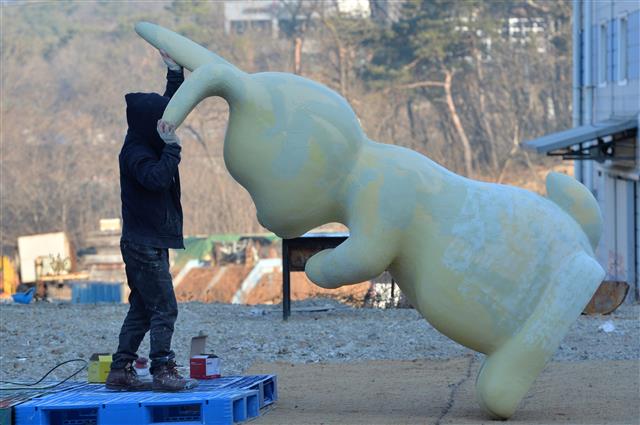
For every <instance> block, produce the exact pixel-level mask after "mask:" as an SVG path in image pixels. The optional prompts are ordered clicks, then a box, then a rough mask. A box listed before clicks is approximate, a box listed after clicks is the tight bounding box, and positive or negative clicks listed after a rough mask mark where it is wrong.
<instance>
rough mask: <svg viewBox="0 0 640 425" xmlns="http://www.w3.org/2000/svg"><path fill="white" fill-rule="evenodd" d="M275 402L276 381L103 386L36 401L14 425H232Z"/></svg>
mask: <svg viewBox="0 0 640 425" xmlns="http://www.w3.org/2000/svg"><path fill="white" fill-rule="evenodd" d="M214 383H215V384H214ZM276 400H277V389H276V377H275V376H273V375H258V376H235V377H228V378H223V379H219V380H215V381H208V382H205V383H201V384H200V386H199V387H198V388H197V389H195V390H193V391H189V392H180V393H153V392H149V391H145V392H133V393H120V392H118V393H114V392H112V391H108V390H106V389H105V387H104V386H103V385H86V386H83V387H80V388H77V389H73V390H69V391H66V392H64V393H58V394H50V395H44V396H40V397H36V398H34V399H32V400H30V401H28V402H25V403H23V404H20V405H18V406H16V407H15V408H14V411H15V418H16V425H57V424H68V423H69V424H71V423H73V424H75V423H79V424H84V423H90V424H95V425H121V424H139V425H145V424H152V423H154V424H156V423H168V422H172V423H189V424H195V423H197V424H221V425H222V424H229V425H230V424H234V423H237V422H242V421H245V420H248V419H251V418H255V417H257V416H259V415H260V409H261V408H264V407H266V406H268V405H270V404H272V403H274V402H275V401H276Z"/></svg>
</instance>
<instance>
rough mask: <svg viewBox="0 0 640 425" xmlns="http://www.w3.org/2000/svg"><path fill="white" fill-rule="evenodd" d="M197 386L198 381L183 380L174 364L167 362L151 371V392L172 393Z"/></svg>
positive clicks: (171, 361)
mask: <svg viewBox="0 0 640 425" xmlns="http://www.w3.org/2000/svg"><path fill="white" fill-rule="evenodd" d="M197 386H198V381H197V380H195V379H190V378H183V377H182V375H180V373H178V369H177V368H176V362H174V361H173V360H170V361H169V362H167V363H165V364H163V365H161V366H158V367H157V368H155V369H154V371H153V386H152V388H153V391H162V392H174V391H183V390H191V389H193V388H195V387H197Z"/></svg>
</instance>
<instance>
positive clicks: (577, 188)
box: [136, 22, 605, 418]
mask: <svg viewBox="0 0 640 425" xmlns="http://www.w3.org/2000/svg"><path fill="white" fill-rule="evenodd" d="M136 31H137V32H138V34H139V35H140V36H142V37H143V38H144V39H145V40H147V41H148V42H149V43H151V44H152V45H153V46H155V47H156V48H161V49H164V50H166V51H167V52H168V53H169V55H170V56H171V57H172V58H174V59H175V61H176V62H178V63H179V64H181V65H183V66H184V67H186V68H187V69H189V70H191V71H192V74H191V76H190V77H189V78H187V80H186V81H185V82H184V84H183V85H182V86H181V87H180V89H179V90H178V91H177V92H176V94H175V95H174V96H173V98H172V99H171V101H170V102H169V105H168V106H167V109H166V111H165V113H164V116H163V119H164V120H166V121H168V122H169V123H171V124H174V125H176V126H178V125H180V124H181V123H182V122H183V120H184V119H185V117H186V116H187V115H188V114H189V112H191V111H192V110H193V108H194V107H195V106H196V105H197V104H198V103H199V102H200V101H201V100H203V99H204V98H206V97H209V96H220V97H222V98H223V99H225V100H226V101H227V102H228V104H229V110H230V112H229V124H228V128H227V131H226V136H225V140H224V161H225V164H226V166H227V169H228V170H229V172H230V173H231V175H232V176H233V178H234V179H235V180H237V181H238V183H240V184H241V185H242V186H243V187H244V188H245V189H246V190H247V191H248V192H249V194H250V195H251V198H252V199H253V202H254V203H255V205H256V209H257V215H258V220H259V221H260V223H261V224H262V225H263V226H264V227H266V228H267V229H269V230H271V231H273V232H274V233H276V234H277V235H279V236H281V237H282V238H293V237H297V236H300V235H302V234H303V233H305V232H307V231H309V230H311V229H313V228H314V227H316V226H320V225H322V224H325V223H328V222H340V223H344V224H345V225H347V226H348V227H349V231H350V236H349V238H348V239H347V240H346V241H345V242H344V243H342V244H341V245H340V246H338V247H337V248H335V249H329V250H325V251H322V252H320V253H318V254H316V255H315V256H313V257H312V258H311V259H310V260H309V262H308V263H307V267H306V273H307V275H308V276H309V278H310V279H311V280H312V281H313V282H315V283H316V284H317V285H319V286H321V287H323V288H337V287H339V286H341V285H348V284H352V283H356V282H362V281H366V280H368V279H371V278H373V277H375V276H377V275H379V274H380V273H381V272H383V271H384V270H390V271H391V273H392V274H393V276H394V277H395V279H396V281H397V282H398V285H399V286H400V288H401V289H402V292H403V293H404V294H405V295H406V296H407V298H408V299H409V300H410V302H411V303H412V304H413V306H414V307H415V308H416V309H417V310H418V311H419V312H420V313H421V314H422V315H423V316H424V318H425V319H426V320H427V321H429V323H431V324H432V325H433V326H434V327H435V328H436V329H438V330H439V331H440V332H442V333H443V334H444V335H446V336H448V337H449V338H451V339H453V340H454V341H456V342H458V343H460V344H462V345H464V346H466V347H469V348H471V349H473V350H475V351H479V352H481V353H484V354H486V356H487V357H486V359H485V361H484V364H483V365H482V368H481V370H480V372H479V374H478V377H477V381H476V391H477V395H478V399H479V402H480V404H481V405H482V407H483V408H484V409H486V410H487V411H488V412H489V413H490V414H492V415H493V416H495V417H499V418H509V417H510V416H511V415H512V414H513V413H514V411H515V410H516V408H517V406H518V404H519V402H520V401H521V400H522V398H523V397H524V395H525V394H526V393H527V391H528V389H529V388H530V386H531V384H532V383H533V381H534V380H535V378H536V377H537V376H538V374H539V373H540V372H541V370H542V369H543V367H544V365H545V363H546V362H547V361H548V360H549V358H550V357H551V356H552V355H553V354H554V351H555V350H556V349H557V347H558V345H559V344H560V341H561V340H562V338H563V337H564V335H565V334H566V333H567V331H568V329H569V327H570V326H571V325H572V323H573V322H574V321H575V320H576V318H577V317H578V316H579V315H580V313H581V311H582V309H583V308H584V306H585V305H586V304H587V303H588V301H589V300H590V298H591V296H592V295H593V293H594V292H595V290H596V289H597V288H598V285H599V284H600V282H601V281H602V279H603V277H604V274H605V273H604V271H603V269H602V267H600V265H599V264H598V262H597V261H596V260H595V259H594V249H595V247H596V245H597V244H598V240H599V238H600V234H601V229H602V219H601V215H600V210H599V208H598V205H597V203H596V201H595V199H594V198H593V196H592V195H591V193H590V192H589V191H588V190H587V189H586V188H585V187H584V186H582V185H581V184H580V183H578V182H577V181H576V180H574V179H573V178H571V177H569V176H566V175H563V174H556V173H550V174H549V175H548V177H547V193H548V197H546V198H545V197H542V196H539V195H537V194H534V193H532V192H529V191H527V190H523V189H519V188H516V187H511V186H505V185H499V184H490V183H483V182H479V181H475V180H471V179H468V178H464V177H461V176H459V175H456V174H454V173H452V172H450V171H448V170H447V169H445V168H443V167H441V166H440V165H438V164H436V163H435V162H433V161H431V160H430V159H429V158H427V157H425V156H423V155H420V154H418V153H416V152H414V151H411V150H409V149H405V148H401V147H398V146H394V145H388V144H381V143H377V142H374V141H372V140H370V139H368V138H367V136H366V135H365V134H364V132H363V130H362V128H361V127H360V124H359V121H358V119H357V117H356V115H355V114H354V112H353V110H352V109H351V107H350V106H349V104H348V103H347V101H346V100H345V99H344V98H343V97H341V96H340V95H339V94H337V93H335V92H334V91H332V90H330V89H328V88H327V87H325V86H323V85H321V84H318V83H316V82H314V81H311V80H308V79H306V78H302V77H300V76H296V75H293V74H288V73H280V72H260V73H255V74H248V73H246V72H243V71H242V70H240V69H238V68H237V67H235V66H234V65H232V64H230V63H229V62H227V61H225V60H224V59H222V58H221V57H219V56H217V55H216V54H215V53H213V52H211V51H209V50H207V49H206V48H204V47H202V46H200V45H198V44H196V43H194V42H193V41H191V40H189V39H187V38H185V37H183V36H180V35H178V34H176V33H174V32H172V31H169V30H167V29H165V28H162V27H160V26H157V25H154V24H150V23H145V22H141V23H138V24H137V25H136Z"/></svg>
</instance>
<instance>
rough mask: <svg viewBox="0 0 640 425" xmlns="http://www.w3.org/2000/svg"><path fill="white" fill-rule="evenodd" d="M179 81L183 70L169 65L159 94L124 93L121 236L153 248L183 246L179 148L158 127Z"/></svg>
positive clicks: (120, 157) (120, 160)
mask: <svg viewBox="0 0 640 425" xmlns="http://www.w3.org/2000/svg"><path fill="white" fill-rule="evenodd" d="M183 81H184V75H183V72H182V71H168V73H167V88H166V90H165V93H164V95H163V96H160V95H159V94H157V93H129V94H127V95H126V96H125V100H126V103H127V124H128V125H129V129H128V130H127V136H126V137H125V140H124V145H123V146H122V150H121V151H120V156H119V162H120V198H121V199H122V223H123V225H122V239H123V240H127V241H131V242H134V243H139V244H141V245H146V246H151V247H154V248H184V243H183V238H182V206H181V205H180V175H179V173H178V164H179V163H180V150H181V148H180V145H178V144H175V143H170V144H165V143H164V141H163V140H162V139H161V138H160V136H159V135H158V132H157V130H156V127H157V122H158V120H159V119H160V118H162V114H163V113H164V110H165V108H166V107H167V104H168V103H169V99H171V96H173V94H174V93H175V92H176V90H178V87H180V84H182V82H183Z"/></svg>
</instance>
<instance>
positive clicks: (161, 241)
mask: <svg viewBox="0 0 640 425" xmlns="http://www.w3.org/2000/svg"><path fill="white" fill-rule="evenodd" d="M160 54H161V55H162V57H163V59H164V61H165V63H166V64H167V66H168V71H167V87H166V90H165V93H164V94H163V95H162V96H161V95H159V94H157V93H129V94H127V95H126V96H125V99H126V104H127V124H128V125H129V128H128V131H127V136H126V138H125V141H124V145H123V147H122V150H121V151H120V156H119V162H120V191H121V199H122V221H123V227H122V239H121V241H120V249H121V251H122V258H123V259H124V263H125V269H126V274H127V283H128V285H129V288H130V289H131V293H130V295H129V312H128V313H127V316H126V317H125V319H124V323H123V324H122V328H121V330H120V337H119V344H118V350H117V352H116V353H115V354H114V355H113V362H112V364H111V371H110V372H109V376H108V377H107V381H106V387H107V388H108V389H111V390H121V391H142V390H149V389H153V390H154V391H180V390H185V389H190V388H194V387H196V386H197V385H198V382H197V381H196V380H194V379H187V378H183V377H182V376H180V374H179V373H178V371H177V369H176V363H175V360H174V358H175V354H174V352H173V351H172V350H171V338H172V336H173V330H174V324H175V321H176V318H177V316H178V304H177V302H176V297H175V293H174V291H173V283H172V280H171V274H170V273H169V253H168V249H169V248H173V249H177V248H184V243H183V238H182V207H181V205H180V175H179V173H178V164H179V163H180V151H181V146H180V140H179V139H178V137H177V136H176V135H175V129H174V128H173V127H172V126H171V125H169V124H168V123H166V122H163V121H161V118H162V114H163V113H164V110H165V108H166V107H167V104H168V103H169V99H171V96H173V94H174V93H175V92H176V90H178V87H180V85H181V84H182V82H183V81H184V74H183V69H182V67H181V66H179V65H178V64H176V63H175V62H174V61H173V60H172V59H171V58H170V57H169V56H168V55H167V54H166V53H165V52H163V51H161V52H160ZM147 331H149V332H150V334H149V335H150V345H151V350H150V353H149V357H150V359H151V374H152V375H153V383H152V384H149V383H146V382H144V381H142V380H140V379H139V378H138V376H137V375H136V372H135V369H134V368H133V366H132V363H133V362H134V361H135V360H136V359H137V357H138V355H137V354H136V353H137V351H138V347H139V346H140V343H141V342H142V339H143V338H144V335H145V334H146V333H147Z"/></svg>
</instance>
